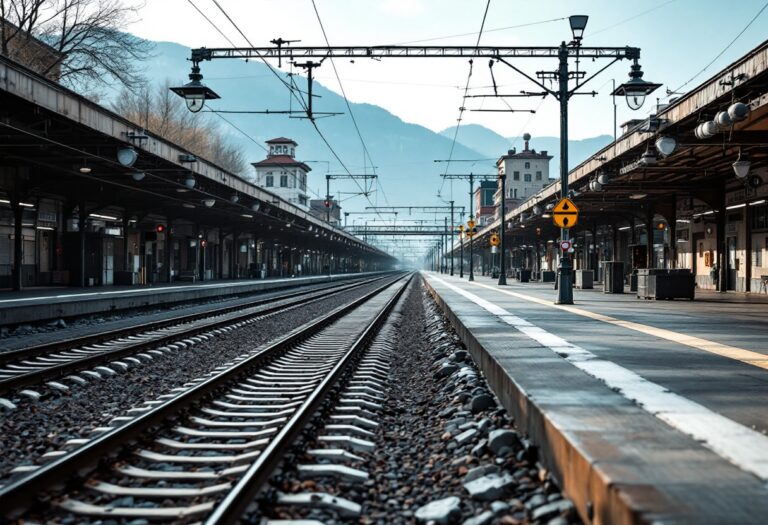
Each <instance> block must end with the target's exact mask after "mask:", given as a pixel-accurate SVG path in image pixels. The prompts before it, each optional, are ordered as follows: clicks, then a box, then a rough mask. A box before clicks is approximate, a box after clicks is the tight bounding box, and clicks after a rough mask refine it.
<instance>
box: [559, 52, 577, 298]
mask: <svg viewBox="0 0 768 525" xmlns="http://www.w3.org/2000/svg"><path fill="white" fill-rule="evenodd" d="M557 56H558V59H559V63H560V67H559V69H558V73H557V76H558V80H559V92H558V93H559V94H558V99H559V102H560V197H561V198H565V197H567V196H568V98H569V96H570V94H569V93H568V48H567V47H566V45H565V42H563V43H562V44H560V49H559V51H558V55H557ZM560 240H561V241H567V240H568V228H561V229H560ZM558 280H559V282H558V283H557V284H558V286H557V301H555V303H556V304H573V267H572V266H571V258H570V257H569V256H568V252H563V253H562V256H561V257H560V265H559V268H558Z"/></svg>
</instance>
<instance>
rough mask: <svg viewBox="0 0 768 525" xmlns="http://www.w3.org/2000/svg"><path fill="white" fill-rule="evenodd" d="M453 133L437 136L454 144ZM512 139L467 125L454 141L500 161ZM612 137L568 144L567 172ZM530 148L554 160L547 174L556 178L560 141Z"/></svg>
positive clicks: (535, 142) (536, 140)
mask: <svg viewBox="0 0 768 525" xmlns="http://www.w3.org/2000/svg"><path fill="white" fill-rule="evenodd" d="M455 131H456V128H455V127H451V128H448V129H445V130H443V131H441V132H440V134H441V135H443V136H445V137H447V138H450V139H451V140H453V135H454V133H455ZM513 140H514V139H513V138H507V137H502V136H501V135H499V134H498V133H496V132H495V131H493V130H490V129H488V128H486V127H484V126H481V125H479V124H467V125H463V126H461V127H460V128H459V135H458V137H457V139H456V141H457V142H458V143H460V144H463V145H464V146H466V147H468V148H470V149H473V150H475V151H479V152H480V153H481V154H482V155H483V156H486V157H499V156H501V154H502V153H503V152H505V151H507V150H508V149H510V148H511V147H512V142H513ZM612 140H613V137H611V136H610V135H599V136H597V137H591V138H587V139H582V140H569V141H568V164H569V165H570V168H573V167H575V166H578V165H579V164H580V163H581V162H582V161H584V160H586V159H587V158H588V157H589V156H590V155H594V154H595V152H597V151H598V150H600V149H601V148H602V147H604V146H606V145H607V144H610V143H611V141H612ZM530 146H531V148H533V149H535V150H536V151H547V152H548V153H549V154H550V155H552V156H553V157H554V158H553V159H552V162H551V164H550V168H549V173H550V176H551V177H553V178H554V177H555V176H556V175H557V174H558V173H559V169H560V137H535V136H534V137H532V138H531V144H530ZM515 147H516V148H517V150H518V151H519V150H520V149H521V148H522V147H523V140H522V139H521V138H520V139H517V142H516V143H515Z"/></svg>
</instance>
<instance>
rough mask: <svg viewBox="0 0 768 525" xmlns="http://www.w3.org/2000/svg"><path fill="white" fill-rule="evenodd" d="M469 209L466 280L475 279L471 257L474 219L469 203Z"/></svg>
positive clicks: (473, 262) (472, 255) (473, 263)
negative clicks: (467, 270) (467, 271)
mask: <svg viewBox="0 0 768 525" xmlns="http://www.w3.org/2000/svg"><path fill="white" fill-rule="evenodd" d="M469 209H470V212H469V213H470V216H469V220H468V221H467V236H468V237H469V279H467V280H468V281H474V280H475V261H474V259H473V257H474V255H475V253H474V249H473V244H474V242H473V241H474V240H475V239H474V237H475V220H474V219H473V218H472V215H471V214H472V211H471V210H472V204H471V203H470V205H469Z"/></svg>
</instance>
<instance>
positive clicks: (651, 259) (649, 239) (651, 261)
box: [645, 209, 656, 268]
mask: <svg viewBox="0 0 768 525" xmlns="http://www.w3.org/2000/svg"><path fill="white" fill-rule="evenodd" d="M645 232H646V235H645V250H646V252H648V265H647V266H648V268H656V257H655V255H656V254H655V253H653V234H654V229H653V209H649V210H648V214H647V215H646V217H645Z"/></svg>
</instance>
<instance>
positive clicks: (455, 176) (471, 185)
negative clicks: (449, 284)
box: [435, 161, 496, 281]
mask: <svg viewBox="0 0 768 525" xmlns="http://www.w3.org/2000/svg"><path fill="white" fill-rule="evenodd" d="M435 162H438V161H435ZM440 176H441V177H442V178H444V179H462V180H468V181H469V220H470V221H472V222H473V224H474V219H473V218H472V217H473V215H474V192H475V178H481V180H488V179H489V178H491V177H496V175H495V174H494V175H491V174H476V173H444V174H442V175H440ZM470 230H474V227H473V228H470V229H469V230H467V236H468V237H469V280H470V281H474V280H475V270H474V265H473V264H472V263H473V260H472V258H473V257H474V247H473V244H474V243H473V242H472V241H473V235H474V232H472V231H470Z"/></svg>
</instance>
